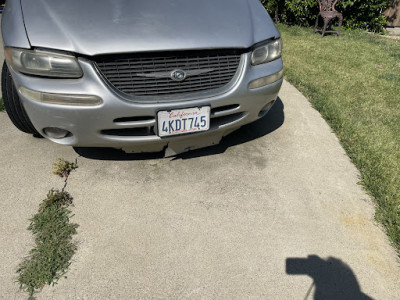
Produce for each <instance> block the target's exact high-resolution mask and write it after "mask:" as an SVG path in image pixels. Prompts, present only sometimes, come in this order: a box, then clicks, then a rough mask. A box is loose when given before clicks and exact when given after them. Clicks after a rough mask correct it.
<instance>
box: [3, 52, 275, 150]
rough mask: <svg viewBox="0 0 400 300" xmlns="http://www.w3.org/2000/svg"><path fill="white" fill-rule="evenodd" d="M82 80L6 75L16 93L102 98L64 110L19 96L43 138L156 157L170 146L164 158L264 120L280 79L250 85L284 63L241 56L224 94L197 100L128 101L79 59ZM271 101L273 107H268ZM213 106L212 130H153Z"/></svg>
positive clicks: (208, 142) (206, 143)
mask: <svg viewBox="0 0 400 300" xmlns="http://www.w3.org/2000/svg"><path fill="white" fill-rule="evenodd" d="M79 62H80V65H81V67H82V70H83V73H84V76H83V77H82V78H79V79H49V78H39V77H32V76H27V75H23V74H21V73H18V72H16V71H14V70H13V69H12V68H11V67H10V66H9V68H10V72H11V75H12V77H13V79H14V83H15V85H16V86H17V88H18V89H19V88H20V87H25V88H27V89H30V90H34V91H40V92H46V93H53V94H57V93H60V94H86V95H96V96H99V97H101V98H102V99H103V102H102V104H100V105H98V106H67V105H59V104H45V103H40V102H36V101H34V100H32V99H29V98H28V97H25V96H24V95H22V94H21V93H20V98H21V101H22V103H23V105H24V107H25V110H26V112H27V114H28V116H29V117H30V119H31V121H32V124H33V125H34V126H35V128H36V129H37V130H38V132H40V133H41V134H43V135H44V136H45V137H46V138H48V139H50V140H52V141H54V142H56V143H58V144H63V145H70V146H79V147H113V148H118V149H123V150H125V151H127V152H156V151H161V150H163V149H164V148H165V147H168V149H167V153H166V155H173V154H177V153H180V152H184V151H187V150H190V149H195V148H202V147H206V146H209V145H213V144H217V143H219V141H220V140H221V138H222V137H223V136H225V135H227V134H229V133H231V132H232V131H234V130H235V129H238V128H239V127H241V126H243V125H245V124H247V123H250V122H253V121H255V120H257V119H258V118H260V117H262V116H264V115H265V114H266V113H267V111H268V110H269V108H270V107H269V106H270V104H272V103H273V101H275V99H276V97H277V95H278V92H279V90H280V87H281V85H282V81H283V79H282V78H281V79H279V80H278V81H276V82H274V83H272V84H269V85H266V86H263V87H260V88H256V89H251V90H250V89H249V88H248V85H249V83H250V82H251V81H253V80H255V79H258V78H261V77H265V76H270V75H273V74H276V73H278V72H280V71H281V70H282V68H283V65H282V60H281V59H278V60H275V61H273V62H270V63H267V64H263V65H258V66H251V63H250V54H249V53H246V54H243V56H242V62H241V67H240V68H239V70H238V74H237V76H236V79H235V80H236V82H235V83H234V84H232V86H231V88H230V89H229V90H227V91H225V92H224V93H221V94H217V95H207V96H204V97H198V98H193V97H192V96H191V98H187V97H186V98H185V96H178V97H177V98H176V100H175V101H165V100H162V99H154V101H147V102H144V101H141V100H140V99H138V100H137V101H135V99H127V98H125V97H123V95H121V93H120V92H118V91H116V90H115V89H114V88H113V87H112V86H110V84H109V83H108V82H107V80H105V79H104V78H103V76H102V75H101V74H100V73H99V71H98V70H97V69H96V67H95V65H94V64H93V63H92V62H91V61H89V60H86V59H84V58H80V59H79ZM271 102H272V103H271ZM202 106H210V107H211V121H210V130H209V131H207V132H199V133H194V134H189V135H182V136H172V137H167V138H160V137H158V136H157V135H156V134H155V133H154V130H153V128H154V127H156V115H157V112H158V111H160V110H173V109H181V108H190V107H202ZM47 127H56V128H61V129H65V130H68V131H69V132H71V134H70V135H69V136H67V137H65V138H61V139H54V138H51V137H49V136H46V135H45V133H44V131H43V129H44V128H47Z"/></svg>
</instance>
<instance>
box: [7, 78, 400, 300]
mask: <svg viewBox="0 0 400 300" xmlns="http://www.w3.org/2000/svg"><path fill="white" fill-rule="evenodd" d="M0 128H1V130H0V245H1V247H0V298H1V299H26V298H27V296H26V294H24V293H22V292H20V291H19V289H18V285H17V284H16V283H15V279H16V272H15V271H16V268H17V266H18V264H19V263H20V262H21V260H22V259H23V258H24V257H25V256H26V255H27V254H28V251H29V250H30V249H31V246H32V243H33V240H32V237H31V235H30V232H28V231H27V230H26V228H27V226H28V225H29V221H28V219H29V218H30V217H31V216H32V215H33V214H35V213H36V212H37V209H38V206H39V203H40V202H41V200H42V199H44V198H45V196H46V194H47V192H48V190H49V189H51V188H61V187H62V185H63V182H62V180H61V179H59V178H57V177H56V176H54V175H52V174H51V168H52V163H53V162H54V161H55V160H56V159H57V158H58V157H62V158H64V159H67V160H70V161H72V160H75V159H77V160H78V165H79V168H78V170H76V171H75V172H73V173H72V174H71V176H70V180H69V185H68V188H67V190H68V191H69V192H70V193H71V194H72V196H73V197H74V207H73V208H72V210H73V213H74V214H75V216H74V217H73V219H72V221H73V222H75V223H78V224H79V228H78V235H77V236H76V237H75V240H76V241H77V242H78V251H77V253H76V255H75V256H74V259H73V262H72V264H71V267H70V270H69V271H68V273H67V278H62V279H61V280H60V281H59V283H58V284H57V285H56V286H54V287H49V286H46V287H44V289H43V291H42V292H41V293H40V294H39V295H38V299H155V298H157V299H249V298H251V299H304V298H306V297H307V296H310V298H315V299H368V297H370V298H374V299H398V298H399V295H400V286H399V284H398V283H399V279H400V270H399V262H398V258H397V255H396V253H395V251H394V250H393V248H392V247H391V246H390V244H389V242H388V240H387V237H386V235H385V234H384V232H383V231H382V230H381V229H380V227H379V226H378V225H377V224H375V222H374V220H373V215H374V206H373V205H372V202H371V200H370V198H369V197H368V195H367V194H366V193H365V192H364V191H363V190H362V188H361V187H360V186H359V185H357V182H358V181H359V173H358V171H357V170H356V168H355V167H354V165H353V164H352V163H351V162H350V160H349V158H348V157H347V156H346V154H345V152H344V150H343V149H342V147H341V146H340V144H339V142H338V140H337V138H336V137H335V135H334V134H333V133H331V129H330V128H329V126H328V125H327V124H326V123H325V121H324V120H323V119H322V118H321V116H320V115H319V114H318V112H316V111H315V110H314V109H313V108H312V107H311V106H310V104H309V102H308V101H307V99H305V98H304V97H303V96H302V95H301V94H300V93H299V92H298V91H297V90H296V89H295V88H294V87H292V86H291V85H290V84H288V83H286V82H285V83H284V85H283V88H282V91H281V93H280V96H279V100H278V102H277V103H276V105H275V106H274V108H273V109H272V111H271V112H270V113H269V114H268V116H267V117H266V118H263V119H262V120H260V121H258V122H256V123H253V124H251V125H248V126H245V127H244V128H242V129H240V130H239V131H237V132H235V133H233V134H232V135H230V136H228V137H226V138H225V139H224V140H223V142H222V144H221V145H219V146H216V147H212V148H208V149H204V150H197V151H193V152H190V153H188V154H184V155H180V156H178V157H176V158H172V159H171V158H162V157H160V155H157V154H156V155H124V154H122V153H120V152H116V151H112V150H106V149H94V150H90V149H73V148H71V147H64V146H59V145H56V144H54V143H51V142H49V141H47V140H44V139H35V138H33V137H31V136H28V135H25V134H23V133H21V132H18V130H17V129H16V128H14V127H13V125H12V124H11V122H10V121H9V119H8V117H7V115H6V114H5V113H0Z"/></svg>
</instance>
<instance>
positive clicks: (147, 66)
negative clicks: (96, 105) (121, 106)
mask: <svg viewBox="0 0 400 300" xmlns="http://www.w3.org/2000/svg"><path fill="white" fill-rule="evenodd" d="M144 55H146V56H144ZM241 57H242V55H241V54H240V53H236V52H235V51H232V52H231V53H226V51H224V52H222V53H218V52H214V53H209V52H196V53H190V52H186V53H185V52H182V53H174V54H173V55H171V54H168V55H165V56H164V55H160V54H158V55H154V54H153V55H152V54H143V55H142V56H139V55H137V54H135V55H132V56H126V55H124V56H121V57H118V56H117V57H113V58H108V57H103V58H96V59H95V64H96V66H97V69H98V70H99V71H100V73H101V74H102V75H103V76H104V77H105V78H106V79H107V81H108V82H109V83H110V84H111V85H112V86H114V87H115V89H117V90H118V91H120V92H122V93H123V94H125V95H128V96H130V97H133V98H148V97H150V98H153V99H154V96H158V97H167V98H168V97H169V96H177V95H178V96H183V95H188V96H193V95H195V94H198V93H204V92H215V93H218V92H220V91H221V89H224V88H226V87H227V86H228V85H229V83H230V82H231V81H232V80H233V79H234V78H235V75H236V74H237V73H238V72H239V70H240V69H241V68H240V66H241ZM174 70H183V71H184V72H185V73H186V76H187V77H186V79H185V80H184V81H174V80H172V79H171V78H170V77H169V76H168V77H167V76H165V75H166V74H171V72H173V71H174ZM161 75H162V76H161ZM152 76H153V77H152Z"/></svg>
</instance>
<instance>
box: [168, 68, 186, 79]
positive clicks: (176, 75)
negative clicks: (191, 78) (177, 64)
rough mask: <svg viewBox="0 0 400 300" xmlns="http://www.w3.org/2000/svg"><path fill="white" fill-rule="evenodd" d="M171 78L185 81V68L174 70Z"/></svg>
mask: <svg viewBox="0 0 400 300" xmlns="http://www.w3.org/2000/svg"><path fill="white" fill-rule="evenodd" d="M171 79H172V80H173V81H184V80H185V79H186V72H185V71H183V70H173V71H172V72H171Z"/></svg>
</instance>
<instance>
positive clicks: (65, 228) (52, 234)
mask: <svg viewBox="0 0 400 300" xmlns="http://www.w3.org/2000/svg"><path fill="white" fill-rule="evenodd" d="M77 167H78V166H77V164H76V162H75V163H70V162H68V161H65V160H63V159H60V158H59V159H58V160H57V161H56V162H55V163H54V164H53V173H54V174H56V175H58V176H60V177H63V178H65V184H64V187H63V189H62V190H61V191H59V190H55V189H51V190H50V191H49V193H48V194H47V197H46V199H44V200H43V202H42V203H41V204H40V206H39V212H38V213H37V214H36V215H34V216H33V218H32V219H30V221H31V223H30V225H29V227H28V230H30V231H32V234H33V235H34V240H35V246H34V248H33V249H32V250H31V251H30V252H29V256H28V257H27V258H25V259H24V261H23V262H22V263H21V264H20V266H19V267H18V269H17V273H18V279H17V281H18V282H19V285H20V288H21V289H22V290H24V291H26V292H28V293H29V298H30V299H33V294H34V293H35V292H38V291H40V290H41V289H42V288H43V286H44V285H45V284H49V285H54V284H56V283H57V281H58V280H59V279H60V278H61V277H62V276H64V274H65V273H66V272H67V269H68V267H69V265H70V264H71V258H72V256H73V255H74V253H75V251H76V244H75V243H74V242H73V241H72V236H73V235H75V234H76V233H77V231H76V229H77V227H78V225H77V224H74V223H70V219H71V217H72V216H73V215H72V213H71V211H70V210H68V206H69V205H71V204H72V200H73V199H72V197H71V195H70V194H69V193H67V192H66V191H64V189H65V187H66V185H67V180H68V176H69V174H70V172H71V171H72V170H74V169H76V168H77Z"/></svg>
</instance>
